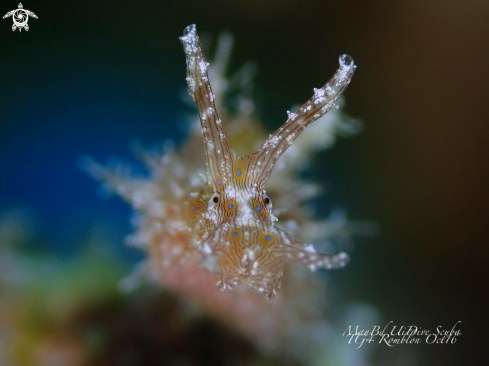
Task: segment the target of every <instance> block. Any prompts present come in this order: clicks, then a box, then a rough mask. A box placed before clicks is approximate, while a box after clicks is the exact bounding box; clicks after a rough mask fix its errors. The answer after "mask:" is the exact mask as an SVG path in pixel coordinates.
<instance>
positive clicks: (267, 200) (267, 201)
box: [265, 197, 270, 205]
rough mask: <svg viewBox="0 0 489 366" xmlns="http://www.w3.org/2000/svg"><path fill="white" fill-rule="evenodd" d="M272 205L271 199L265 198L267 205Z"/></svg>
mask: <svg viewBox="0 0 489 366" xmlns="http://www.w3.org/2000/svg"><path fill="white" fill-rule="evenodd" d="M269 203H270V198H268V197H265V204H266V205H268V204H269Z"/></svg>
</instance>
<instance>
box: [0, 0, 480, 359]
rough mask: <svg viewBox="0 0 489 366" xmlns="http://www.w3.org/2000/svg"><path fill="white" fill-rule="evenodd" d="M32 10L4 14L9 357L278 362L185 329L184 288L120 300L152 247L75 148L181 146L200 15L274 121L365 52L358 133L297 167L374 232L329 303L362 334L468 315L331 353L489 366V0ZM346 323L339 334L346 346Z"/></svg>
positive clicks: (322, 211)
mask: <svg viewBox="0 0 489 366" xmlns="http://www.w3.org/2000/svg"><path fill="white" fill-rule="evenodd" d="M23 5H24V8H25V9H28V10H31V11H33V12H34V13H35V14H36V15H37V16H38V17H39V19H33V18H30V19H29V26H30V29H29V31H28V32H26V31H24V30H22V32H19V31H18V30H17V31H15V32H12V29H11V27H12V19H11V18H7V19H3V20H2V21H1V22H0V46H1V47H0V49H1V51H0V52H1V53H0V55H1V57H0V111H1V114H0V163H1V165H0V167H1V169H0V364H2V363H1V362H4V363H5V364H6V365H37V364H46V365H65V364H66V365H87V364H97V365H101V364H104V365H105V364H107V365H151V364H156V365H159V364H169V365H173V364H175V365H177V364H178V365H187V364H188V365H218V364H238V365H241V364H246V365H248V364H257V365H258V364H260V365H269V364H281V362H283V361H277V360H274V359H273V358H268V357H265V356H262V355H260V354H259V352H258V351H257V350H255V349H254V348H253V346H252V345H251V344H249V342H247V341H246V340H243V339H241V338H240V337H239V335H237V334H234V333H232V332H230V331H229V330H228V329H225V328H222V327H221V326H220V325H218V324H215V323H214V322H212V321H210V320H207V319H205V320H202V321H199V322H196V323H192V326H191V327H189V326H188V321H187V320H186V319H185V314H182V311H181V310H180V309H179V306H178V303H177V300H176V299H173V298H166V297H164V296H163V295H162V294H161V293H160V292H158V291H157V290H155V289H154V288H144V289H142V290H139V292H138V291H136V292H135V293H132V294H130V295H124V294H122V293H120V292H119V291H118V286H117V284H118V282H119V281H120V279H122V278H123V277H125V276H127V275H128V274H130V272H131V269H132V267H133V266H134V265H135V263H137V262H138V261H139V260H140V259H141V258H142V254H141V253H140V252H139V251H137V250H135V249H132V248H129V247H127V246H126V245H125V244H124V238H125V237H126V236H127V235H128V234H130V233H131V231H132V229H131V224H130V217H131V209H130V207H129V206H128V205H126V204H125V203H124V202H122V201H121V200H119V199H117V198H108V199H105V198H104V196H105V193H104V192H103V191H102V190H101V189H100V188H99V185H98V183H96V182H94V181H93V180H92V179H90V177H89V176H88V175H87V174H85V173H84V172H83V171H82V170H81V169H80V166H79V161H80V157H81V156H83V155H90V156H92V157H93V158H95V159H96V160H98V161H107V159H109V161H110V159H114V157H117V159H119V158H121V159H126V160H130V161H131V160H133V159H134V158H133V157H132V156H131V151H130V147H129V145H130V143H131V142H132V141H134V139H137V140H138V141H140V142H141V143H142V144H143V145H149V146H151V145H155V144H158V143H160V142H164V141H167V140H173V141H175V143H176V144H177V145H178V144H179V143H181V141H182V140H183V138H184V137H185V134H186V130H187V129H188V127H189V123H188V118H187V117H188V115H189V114H191V113H194V110H193V109H192V108H191V107H189V106H188V105H187V104H186V103H185V102H184V101H183V99H182V95H184V94H185V93H186V91H185V88H186V85H185V57H184V54H183V51H182V46H181V44H180V42H179V41H178V38H177V37H178V36H180V35H181V34H182V31H183V29H184V28H185V26H187V25H189V24H192V23H196V24H197V27H198V29H199V32H200V33H201V36H202V37H203V38H205V34H207V37H208V38H209V39H210V38H215V37H217V36H218V35H219V34H220V33H221V32H223V31H229V32H231V33H232V34H233V35H234V37H235V46H234V50H233V54H232V59H231V70H233V68H234V69H237V68H238V67H239V66H240V65H242V64H243V63H245V62H247V61H253V62H254V64H255V65H256V66H257V70H258V73H257V75H256V77H255V84H254V91H253V96H254V101H255V103H256V107H257V113H258V115H259V116H260V118H261V120H262V121H263V122H264V124H265V125H266V126H267V127H268V128H269V129H270V130H274V129H275V128H277V127H278V126H279V125H281V124H282V123H283V122H284V121H285V118H286V113H285V111H286V110H287V109H291V106H293V105H295V104H298V103H301V102H303V101H305V100H307V99H308V98H309V97H310V95H311V92H312V88H313V87H318V86H321V85H323V84H324V83H325V82H326V81H327V79H328V78H329V77H330V76H331V75H332V73H333V72H334V70H335V69H336V67H337V57H338V56H339V55H340V54H343V53H348V54H349V55H351V56H352V57H353V58H354V59H355V63H356V64H357V65H358V70H357V71H356V73H355V76H354V77H353V81H352V83H351V85H350V86H349V88H348V90H347V91H346V93H345V99H346V103H345V107H344V110H345V111H346V113H348V114H349V115H351V116H353V117H355V118H358V119H360V120H362V121H363V130H362V131H361V132H360V133H359V134H358V135H356V136H354V137H350V138H347V139H346V138H340V139H338V141H337V143H336V144H335V146H334V147H333V148H331V149H328V150H325V151H322V152H320V153H319V154H317V156H316V157H315V158H314V161H313V162H312V163H311V166H310V168H309V169H308V170H307V172H306V173H305V176H306V177H307V178H308V179H311V180H313V181H315V182H319V183H321V184H323V185H326V187H327V192H326V193H325V194H324V196H323V197H322V199H321V200H320V201H319V202H311V206H312V207H314V208H315V210H316V212H317V215H318V216H323V217H326V216H328V215H329V214H330V213H331V212H332V211H333V210H334V209H337V208H341V209H344V210H345V211H346V212H347V214H348V217H349V218H350V219H352V220H353V221H355V220H361V221H369V222H371V223H375V224H376V226H377V227H378V230H377V233H376V234H375V235H372V236H370V237H367V238H365V237H360V238H357V239H356V240H355V246H354V248H353V250H352V251H351V257H352V261H351V263H350V264H349V265H348V266H347V267H346V268H345V269H343V270H341V271H336V272H334V273H328V274H324V273H323V274H322V275H323V276H325V277H328V281H329V282H330V283H331V286H332V288H333V291H332V293H333V295H332V296H333V298H332V300H331V302H333V303H334V304H335V309H336V310H335V311H336V312H337V313H336V314H341V313H342V312H344V311H346V310H345V308H342V304H350V303H354V304H357V305H356V306H357V309H360V310H358V313H357V314H356V316H357V318H354V319H357V320H358V319H359V320H358V322H360V321H361V320H362V314H367V315H365V318H363V320H364V321H367V324H366V325H365V327H366V328H368V327H370V326H371V325H373V324H374V323H375V324H381V325H384V324H387V323H388V322H389V321H393V322H394V323H395V324H397V325H416V326H418V327H422V328H423V329H430V330H434V329H436V327H437V326H442V327H443V328H444V329H448V330H450V329H451V328H452V327H453V325H454V324H456V323H457V322H459V321H460V322H461V323H460V324H459V325H458V327H457V328H458V329H460V330H461V332H462V335H461V336H460V337H459V338H458V340H457V342H456V343H455V344H431V345H428V344H426V343H424V344H420V345H398V346H396V347H393V348H391V347H389V346H387V345H385V344H377V345H375V346H374V345H373V344H372V345H370V344H367V345H364V346H363V347H362V348H360V349H358V350H356V349H355V348H354V347H350V348H346V349H345V350H343V349H342V352H344V354H342V353H341V352H339V351H338V357H339V358H340V359H338V360H335V361H331V360H330V361H329V362H330V363H328V365H329V364H331V365H342V364H349V365H355V364H358V365H363V364H372V365H381V364H383V365H385V364H389V365H390V364H398V365H402V364H405V365H460V364H474V365H477V364H484V362H487V361H489V357H488V356H487V352H484V348H485V347H486V345H487V343H488V342H489V336H488V332H489V327H488V325H489V324H488V322H487V319H488V316H487V305H488V303H487V292H488V290H487V288H488V280H489V269H488V268H489V267H488V265H487V261H488V259H489V258H488V254H489V253H488V251H489V250H488V239H487V238H488V234H489V230H488V227H489V222H488V207H489V195H488V193H487V192H488V190H487V187H488V183H489V182H488V179H487V178H488V177H487V167H488V166H489V161H488V160H489V147H488V146H489V145H488V144H487V140H488V138H489V129H488V121H489V104H488V103H487V93H486V89H487V85H488V82H489V72H488V71H487V70H489V23H488V22H487V18H488V16H489V3H488V2H486V1H476V0H469V1H461V0H457V1H451V2H444V1H441V0H434V1H429V2H427V1H403V2H401V1H393V2H389V3H387V2H383V1H362V2H355V1H309V0H305V1H292V0H281V1H275V0H269V1H255V0H248V1H241V0H239V1H221V0H217V1H181V2H177V1H175V2H173V1H172V2H171V1H140V2H129V1H119V2H115V1H105V2H92V1H85V2H80V3H73V2H54V1H42V2H41V1H29V2H24V3H23ZM0 6H1V9H0V13H2V12H3V13H2V14H5V13H7V12H8V11H10V10H12V9H15V8H17V6H18V4H17V3H16V2H9V1H3V2H2V3H1V4H0ZM210 44H211V45H212V43H210ZM211 49H212V46H211ZM211 82H212V80H211ZM19 304H20V305H19ZM359 304H363V305H359ZM335 311H333V312H332V313H331V317H333V318H334V317H335ZM372 313H375V316H374V317H373V318H374V319H375V321H374V323H372V322H371V323H368V319H370V317H372V316H373V315H372ZM338 317H339V315H338ZM332 321H333V322H334V319H332ZM348 325H349V324H348ZM348 325H345V326H344V329H340V326H338V327H337V328H334V331H335V332H336V334H335V335H334V336H335V337H336V338H337V339H336V340H335V342H338V344H341V345H342V346H346V344H347V339H346V338H344V337H342V334H343V331H344V330H345V329H346V327H347V326H348ZM352 325H356V324H352ZM11 335H14V336H13V337H11ZM68 335H69V336H68ZM12 339H13V340H12ZM9 342H10V343H9ZM367 347H371V351H368V352H367V351H366V350H365V349H366V348H367ZM13 348H15V350H16V351H15V352H16V354H15V355H14V359H15V360H14V361H12V360H7V356H5V355H7V354H9V353H10V352H11V351H12V349H13ZM87 349H89V350H90V351H87ZM60 350H63V352H64V353H63V352H61V351H60ZM7 351H8V352H7ZM60 352H61V353H60ZM355 352H357V353H358V354H360V352H363V353H362V355H361V357H360V356H359V357H358V359H356V361H348V362H347V361H345V359H346V358H347V357H350V356H351V355H352V354H353V355H354V354H356V353H355ZM59 354H62V355H63V357H61V358H60V357H56V355H59ZM53 355H54V356H53ZM93 355H95V356H93ZM342 355H343V356H342ZM2 357H5V358H3V359H2ZM341 357H345V358H343V359H341ZM3 360H4V361H3ZM39 360H44V361H42V362H44V363H42V362H41V361H39ZM348 360H350V359H348ZM9 362H10V363H9ZM294 364H295V363H294Z"/></svg>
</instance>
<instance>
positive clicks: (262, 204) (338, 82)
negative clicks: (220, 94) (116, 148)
mask: <svg viewBox="0 0 489 366" xmlns="http://www.w3.org/2000/svg"><path fill="white" fill-rule="evenodd" d="M180 40H181V42H182V44H183V46H184V51H185V55H186V58H187V79H186V80H187V85H188V91H189V94H190V96H191V97H192V99H193V100H194V102H195V103H196V105H197V107H198V110H199V118H200V123H201V128H202V135H203V138H204V148H205V155H206V162H207V175H206V182H205V183H204V186H203V187H202V189H201V190H200V191H199V192H198V193H196V194H194V195H192V196H190V197H188V201H187V202H186V203H185V205H186V209H184V210H182V212H184V214H183V216H182V222H183V226H185V222H187V223H188V227H189V228H191V229H192V230H194V233H198V234H197V235H196V237H195V238H196V243H194V244H193V245H191V244H188V245H190V246H193V248H195V249H197V250H198V252H199V253H200V258H201V259H200V265H201V267H203V268H205V269H207V270H208V271H210V272H211V273H213V274H214V275H215V277H216V279H217V286H218V288H219V289H220V290H227V289H232V288H233V287H235V286H237V285H239V284H241V283H243V282H248V283H249V285H250V286H251V287H252V288H253V289H254V290H256V291H257V292H259V293H260V294H262V295H263V296H264V297H265V298H267V299H270V298H272V297H275V296H276V295H277V294H278V292H279V290H280V284H281V280H282V275H283V269H284V265H285V264H286V263H288V262H300V263H303V264H305V265H307V266H308V267H309V268H310V269H311V270H316V269H317V268H327V269H330V268H339V267H343V266H344V265H346V263H347V262H348V260H349V258H348V255H347V254H346V253H343V252H341V253H338V254H336V255H333V256H327V255H324V254H321V253H318V252H317V251H316V250H315V249H314V247H313V246H312V245H306V244H303V243H300V242H298V241H295V240H294V239H292V237H291V236H290V235H289V234H287V233H286V232H285V231H283V230H282V229H279V228H278V227H277V226H276V225H275V224H274V223H275V222H276V221H277V218H276V217H275V216H274V214H273V211H272V202H271V200H270V198H269V197H267V195H266V190H265V184H266V182H267V181H268V179H269V178H270V175H271V173H272V170H273V167H274V165H275V163H276V162H277V160H278V159H279V158H280V156H281V155H282V154H283V153H284V152H285V151H286V149H287V148H288V147H289V146H291V145H292V143H293V141H294V140H295V139H296V138H297V137H298V136H299V134H300V133H301V132H302V131H303V130H304V129H305V128H306V127H307V126H308V125H309V124H310V123H312V122H314V121H315V120H317V119H318V118H320V117H321V116H323V115H324V114H325V113H327V112H328V111H329V110H330V109H331V108H332V107H333V106H334V105H335V102H336V100H337V99H338V98H339V96H340V95H341V93H342V92H343V91H344V90H345V88H346V87H347V86H348V84H349V83H350V80H351V77H352V75H353V73H354V71H355V69H356V66H355V64H354V63H353V59H352V58H351V57H349V56H347V55H342V56H340V59H339V60H340V67H339V68H338V70H337V71H336V73H335V74H334V75H333V77H332V78H331V79H330V80H329V81H328V83H327V84H326V85H325V86H323V87H322V88H321V89H315V90H314V96H313V97H312V98H311V99H309V100H308V101H307V102H306V103H305V104H304V105H303V106H302V107H300V108H299V110H298V111H297V112H296V113H295V114H294V113H290V114H289V118H288V120H287V121H286V122H285V124H284V125H283V126H282V127H280V128H279V129H278V130H277V131H276V132H275V133H274V134H272V135H270V136H269V138H268V139H267V140H266V141H265V142H264V143H263V145H262V146H261V147H259V148H258V150H257V151H256V152H254V153H252V154H249V155H245V156H243V157H237V156H235V155H234V154H233V153H232V152H231V150H230V149H229V147H228V144H227V141H226V137H225V135H224V132H223V129H222V125H221V120H220V118H219V115H218V112H217V108H216V105H215V96H214V94H213V93H212V88H211V85H210V82H209V76H208V74H207V66H208V64H207V63H206V61H205V59H204V55H203V53H202V48H201V45H200V41H199V37H198V35H197V32H196V27H195V25H191V26H189V27H187V28H186V29H185V31H184V35H183V37H180ZM177 235H178V234H177ZM178 239H179V238H178V237H177V240H178ZM180 239H182V241H185V240H187V239H186V238H185V236H184V235H182V236H181V238H180ZM163 241H167V240H163ZM185 245H187V244H185ZM189 249H190V248H189ZM180 252H181V253H183V252H184V251H180Z"/></svg>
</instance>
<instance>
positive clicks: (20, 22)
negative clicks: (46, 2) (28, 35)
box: [3, 3, 37, 32]
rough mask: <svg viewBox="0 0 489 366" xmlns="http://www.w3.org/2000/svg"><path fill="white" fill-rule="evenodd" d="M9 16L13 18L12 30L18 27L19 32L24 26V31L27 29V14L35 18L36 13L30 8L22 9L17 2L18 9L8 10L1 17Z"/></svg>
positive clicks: (20, 4)
mask: <svg viewBox="0 0 489 366" xmlns="http://www.w3.org/2000/svg"><path fill="white" fill-rule="evenodd" d="M10 16H11V17H12V19H13V20H14V25H12V30H13V31H15V30H16V29H17V28H19V32H20V31H22V28H24V29H25V30H26V31H28V30H29V25H28V24H27V21H28V20H29V16H31V17H33V18H36V19H37V15H36V14H34V13H33V12H32V11H30V10H26V9H24V6H23V5H22V3H19V8H18V9H15V10H12V11H9V12H8V13H7V14H5V15H4V16H3V19H5V18H8V17H10Z"/></svg>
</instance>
